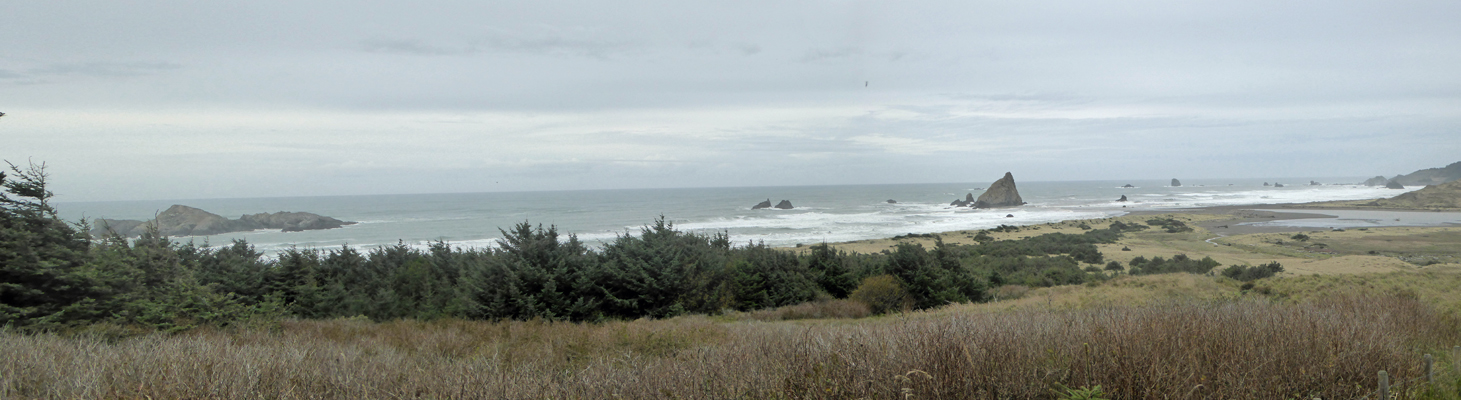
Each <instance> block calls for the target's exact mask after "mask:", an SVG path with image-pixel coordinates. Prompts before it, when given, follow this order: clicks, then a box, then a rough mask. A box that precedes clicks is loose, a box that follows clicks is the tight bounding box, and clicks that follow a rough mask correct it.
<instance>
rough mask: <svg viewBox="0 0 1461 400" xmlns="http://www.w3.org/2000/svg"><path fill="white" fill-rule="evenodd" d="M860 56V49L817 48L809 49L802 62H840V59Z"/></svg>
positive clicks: (803, 55)
mask: <svg viewBox="0 0 1461 400" xmlns="http://www.w3.org/2000/svg"><path fill="white" fill-rule="evenodd" d="M860 55H862V49H859V48H856V47H840V48H833V49H825V48H816V49H807V51H806V53H804V54H802V57H801V61H802V62H818V61H828V60H839V59H848V58H854V57H857V56H860Z"/></svg>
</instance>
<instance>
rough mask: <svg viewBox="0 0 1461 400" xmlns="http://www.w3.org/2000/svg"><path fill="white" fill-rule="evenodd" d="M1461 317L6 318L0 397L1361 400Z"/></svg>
mask: <svg viewBox="0 0 1461 400" xmlns="http://www.w3.org/2000/svg"><path fill="white" fill-rule="evenodd" d="M1458 327H1461V325H1458V324H1457V322H1456V321H1455V320H1454V319H1452V318H1451V317H1449V316H1447V314H1440V313H1437V312H1434V311H1433V310H1431V309H1430V308H1428V307H1426V306H1424V305H1422V304H1420V303H1419V302H1417V301H1416V300H1414V299H1412V298H1407V297H1403V296H1388V297H1346V298H1334V299H1327V300H1319V301H1314V302H1308V303H1304V304H1279V303H1269V302H1256V301H1222V302H1172V303H1168V304H1160V305H1152V306H1140V307H1106V308H1095V309H1085V310H1070V311H1019V312H1005V313H963V314H949V313H913V314H903V315H896V316H888V317H881V318H876V319H872V320H861V321H859V322H857V323H846V322H808V323H802V322H759V321H742V322H731V323H718V322H715V321H712V320H710V319H706V318H703V317H687V318H675V319H670V320H658V321H650V320H640V321H630V322H610V323H603V324H574V323H558V322H537V321H530V322H497V323H490V322H468V321H455V320H445V321H434V322H415V321H397V322H388V323H371V322H368V321H362V320H330V321H283V322H280V323H278V324H277V325H276V326H273V327H271V328H267V329H247V330H233V331H196V332H192V333H188V334H180V335H161V334H156V335H147V336H140V337H132V338H124V339H107V338H105V337H102V336H99V335H74V336H61V335H54V334H43V335H23V334H18V333H11V332H0V355H3V357H0V398H32V397H47V398H148V397H150V398H281V399H291V398H510V399H511V398H522V399H526V398H577V399H604V398H686V399H723V398H797V399H842V398H948V399H1007V398H1010V399H1047V398H1053V397H1054V394H1053V393H1054V392H1053V391H1052V389H1054V388H1056V387H1057V385H1064V386H1069V387H1081V386H1095V385H1101V386H1102V387H1103V388H1104V389H1105V390H1106V392H1108V393H1111V394H1113V397H1114V398H1119V399H1207V398H1289V397H1298V398H1311V397H1315V396H1317V397H1322V398H1325V399H1340V398H1356V397H1360V396H1363V395H1364V394H1366V393H1368V392H1369V391H1370V390H1372V389H1373V388H1374V387H1375V385H1376V382H1375V381H1376V371H1378V370H1382V369H1383V370H1386V371H1389V372H1390V374H1391V376H1392V377H1394V378H1393V379H1395V380H1401V379H1409V378H1413V377H1415V376H1418V375H1419V374H1420V373H1421V368H1422V365H1421V361H1420V360H1421V358H1420V357H1419V356H1418V354H1419V353H1418V350H1417V349H1420V348H1449V346H1450V345H1452V344H1457V343H1461V342H1458V339H1461V338H1458V334H1457V332H1458V330H1457V328H1458Z"/></svg>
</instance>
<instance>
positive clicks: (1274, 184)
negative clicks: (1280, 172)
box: [1273, 182, 1283, 187]
mask: <svg viewBox="0 0 1461 400" xmlns="http://www.w3.org/2000/svg"><path fill="white" fill-rule="evenodd" d="M1273 187H1283V184H1282V183H1278V182H1274V183H1273Z"/></svg>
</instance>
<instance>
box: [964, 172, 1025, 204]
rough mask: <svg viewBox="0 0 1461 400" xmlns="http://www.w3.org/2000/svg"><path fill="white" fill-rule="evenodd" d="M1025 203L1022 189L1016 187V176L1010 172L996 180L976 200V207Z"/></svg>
mask: <svg viewBox="0 0 1461 400" xmlns="http://www.w3.org/2000/svg"><path fill="white" fill-rule="evenodd" d="M1024 204H1025V200H1024V199H1021V198H1020V191H1019V190H1017V189H1016V188H1015V176H1014V175H1013V174H1011V173H1009V172H1005V173H1004V177H1003V178H999V180H997V181H994V183H993V184H990V185H989V189H988V190H985V191H984V194H981V195H979V199H977V200H975V201H974V205H973V206H974V208H992V207H1017V206H1021V205H1024Z"/></svg>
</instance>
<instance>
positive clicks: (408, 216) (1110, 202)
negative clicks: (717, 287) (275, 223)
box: [55, 177, 1420, 254]
mask: <svg viewBox="0 0 1461 400" xmlns="http://www.w3.org/2000/svg"><path fill="white" fill-rule="evenodd" d="M1364 179H1365V178H1362V177H1341V178H1333V177H1329V178H1280V179H1279V181H1278V182H1281V183H1283V184H1284V185H1285V186H1284V187H1281V188H1280V187H1272V186H1263V183H1265V182H1267V183H1273V182H1274V181H1273V180H1266V181H1265V180H1262V179H1190V180H1182V183H1183V185H1182V186H1180V187H1173V186H1170V185H1169V183H1170V182H1169V180H1150V179H1146V180H1101V181H1030V182H1017V185H1018V187H1019V192H1020V195H1021V196H1022V197H1023V199H1024V201H1025V202H1026V203H1028V204H1026V205H1025V206H1021V207H1012V208H994V209H971V208H967V207H951V206H949V203H950V202H952V201H954V200H955V199H962V198H964V197H965V196H966V194H973V195H974V196H975V197H978V196H979V195H980V194H981V193H983V189H984V188H985V187H987V186H988V183H983V184H975V183H967V182H966V183H915V184H872V185H826V186H766V187H706V188H670V189H599V190H568V191H534V192H488V193H437V194H388V195H357V196H319V197H267V198H232V199H181V200H139V201H99V202H56V203H55V207H56V208H57V210H58V212H59V214H60V215H61V216H62V217H63V218H65V219H66V220H69V221H79V220H81V219H82V218H85V219H87V220H91V219H95V218H108V219H137V220H144V219H150V218H152V216H153V215H155V214H156V213H158V212H161V211H162V210H164V209H166V208H167V207H169V206H171V205H173V204H183V205H187V206H191V207H196V208H200V209H203V210H205V211H208V212H212V213H215V214H219V215H222V216H224V217H227V218H238V217H239V216H240V215H243V214H253V213H261V212H277V211H302V212H311V213H316V214H320V215H325V216H329V217H334V218H338V219H341V220H347V221H356V222H359V223H358V224H355V225H350V226H346V227H343V228H339V229H330V230H319V231H305V232H288V233H285V232H279V231H277V230H257V231H250V232H236V233H229V234H221V235H212V236H187V237H177V238H174V240H177V241H181V242H185V243H186V242H190V241H191V242H193V243H195V244H199V245H208V246H221V245H228V244H231V243H232V241H234V240H239V239H241V240H246V241H248V243H250V244H252V245H254V246H256V247H257V248H258V249H259V250H261V251H263V252H265V253H269V254H273V253H277V252H280V251H284V250H287V249H289V248H292V247H297V248H316V249H326V248H338V247H340V246H344V245H349V246H352V247H356V248H367V249H368V248H374V247H378V246H388V245H395V244H398V243H400V244H405V245H408V246H412V247H425V246H429V245H430V244H431V243H433V242H436V241H444V242H447V243H449V244H451V245H452V246H454V247H463V248H489V247H493V246H495V245H496V241H497V240H498V239H500V238H501V237H502V234H501V232H500V231H499V229H507V228H510V227H511V226H513V225H516V224H519V223H522V222H528V223H531V224H533V225H542V226H544V227H548V226H554V227H556V228H557V230H558V232H559V233H560V235H562V237H563V238H565V239H566V237H567V236H568V235H570V234H572V235H576V236H577V237H578V238H579V240H581V241H583V242H585V243H586V244H588V245H589V246H593V247H597V246H599V245H602V244H603V243H606V242H609V241H612V240H614V239H615V238H616V237H617V236H620V235H624V234H637V233H638V232H639V229H640V228H642V227H643V226H645V225H648V224H650V223H652V222H653V221H654V220H655V219H656V218H659V217H660V216H664V218H665V219H666V220H668V221H670V222H672V223H674V225H675V227H676V228H678V229H680V230H683V231H688V232H695V233H701V234H710V233H720V232H724V233H726V234H728V235H729V236H730V239H731V241H732V243H733V244H735V245H744V244H747V243H752V242H764V243H766V244H767V245H771V246H794V245H797V244H814V243H821V242H848V241H855V240H865V239H877V238H886V237H891V236H896V235H902V234H910V233H913V234H922V233H936V232H947V231H956V230H967V229H986V228H993V227H997V226H999V225H1033V224H1042V223H1047V222H1057V221H1065V220H1077V219H1094V218H1105V217H1112V216H1120V215H1124V214H1127V213H1129V212H1132V211H1138V210H1161V209H1179V208H1190V207H1207V206H1233V205H1262V204H1292V203H1306V202H1314V201H1330V200H1360V199H1371V198H1380V197H1391V196H1395V195H1397V194H1400V193H1404V192H1407V191H1411V190H1416V189H1419V188H1420V187H1412V188H1406V189H1399V190H1397V189H1386V188H1383V187H1367V186H1363V185H1359V184H1357V182H1361V181H1363V180H1364ZM1310 181H1318V182H1320V183H1321V184H1320V185H1310V184H1309V182H1310ZM1126 184H1130V185H1132V186H1134V187H1132V188H1123V187H1122V186H1123V185H1126ZM1122 195H1125V196H1127V198H1128V199H1129V201H1127V202H1118V201H1116V200H1117V199H1118V198H1120V197H1121V196H1122ZM764 200H770V201H771V202H772V203H773V204H774V203H777V202H779V201H781V200H789V201H790V202H791V203H792V204H793V205H794V206H795V208H794V209H791V210H778V209H761V210H752V209H751V207H752V206H754V205H755V204H757V203H760V202H762V201H764ZM887 200H894V201H896V203H888V202H887Z"/></svg>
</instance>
